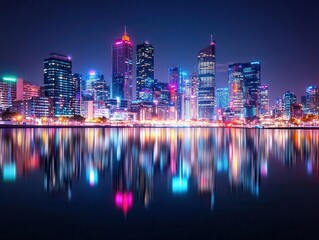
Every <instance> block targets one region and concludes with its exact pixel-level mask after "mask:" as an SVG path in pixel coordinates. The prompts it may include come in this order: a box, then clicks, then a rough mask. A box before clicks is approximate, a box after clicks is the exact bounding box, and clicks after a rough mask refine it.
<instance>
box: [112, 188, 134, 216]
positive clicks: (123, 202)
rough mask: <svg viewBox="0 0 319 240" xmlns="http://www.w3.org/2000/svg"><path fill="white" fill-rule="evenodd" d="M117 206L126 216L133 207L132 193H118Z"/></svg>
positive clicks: (116, 195)
mask: <svg viewBox="0 0 319 240" xmlns="http://www.w3.org/2000/svg"><path fill="white" fill-rule="evenodd" d="M115 206H116V207H118V208H120V209H122V211H123V213H124V214H125V215H126V213H127V212H128V210H129V209H130V208H132V206H133V194H132V192H116V194H115Z"/></svg>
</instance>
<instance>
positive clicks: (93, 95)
mask: <svg viewBox="0 0 319 240" xmlns="http://www.w3.org/2000/svg"><path fill="white" fill-rule="evenodd" d="M82 98H83V100H85V101H92V100H94V101H105V100H106V99H108V98H109V87H108V84H107V83H106V81H105V79H104V75H102V74H100V73H99V72H96V71H90V72H89V74H88V75H87V76H86V78H85V79H84V80H83V81H82Z"/></svg>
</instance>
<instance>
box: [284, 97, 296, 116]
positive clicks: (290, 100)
mask: <svg viewBox="0 0 319 240" xmlns="http://www.w3.org/2000/svg"><path fill="white" fill-rule="evenodd" d="M296 102H297V97H296V95H295V94H294V93H292V92H290V91H287V92H285V94H284V95H283V103H284V118H285V119H286V120H289V119H290V117H291V106H292V105H293V104H295V103H296Z"/></svg>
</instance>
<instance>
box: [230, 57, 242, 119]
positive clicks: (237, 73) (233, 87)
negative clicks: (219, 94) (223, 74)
mask: <svg viewBox="0 0 319 240" xmlns="http://www.w3.org/2000/svg"><path fill="white" fill-rule="evenodd" d="M228 85H229V103H228V107H229V109H230V111H232V112H233V113H234V116H235V117H236V118H243V117H244V74H243V69H242V65H241V64H238V63H235V64H232V65H229V67H228Z"/></svg>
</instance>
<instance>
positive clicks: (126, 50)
mask: <svg viewBox="0 0 319 240" xmlns="http://www.w3.org/2000/svg"><path fill="white" fill-rule="evenodd" d="M132 48H133V43H132V42H131V41H130V38H129V36H128V35H127V33H126V28H125V31H124V35H123V36H122V38H121V39H117V40H116V41H115V42H114V44H113V47H112V97H113V98H120V99H126V100H129V101H132V97H133V85H132V84H133V83H132V79H133V77H132V62H133V61H132V59H133V54H132Z"/></svg>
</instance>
